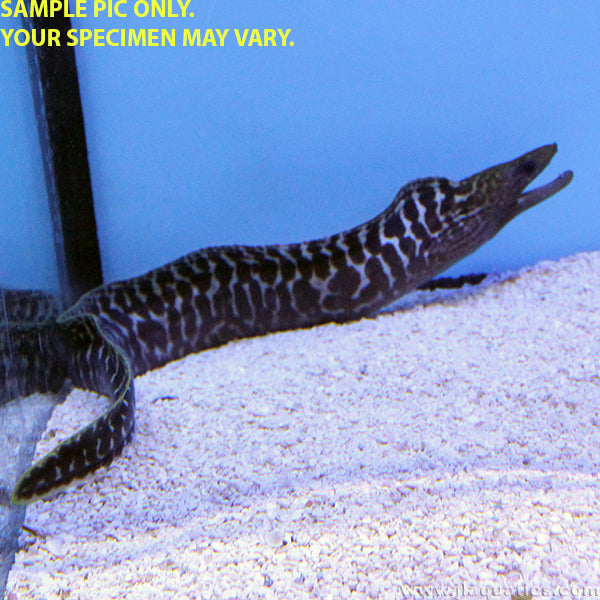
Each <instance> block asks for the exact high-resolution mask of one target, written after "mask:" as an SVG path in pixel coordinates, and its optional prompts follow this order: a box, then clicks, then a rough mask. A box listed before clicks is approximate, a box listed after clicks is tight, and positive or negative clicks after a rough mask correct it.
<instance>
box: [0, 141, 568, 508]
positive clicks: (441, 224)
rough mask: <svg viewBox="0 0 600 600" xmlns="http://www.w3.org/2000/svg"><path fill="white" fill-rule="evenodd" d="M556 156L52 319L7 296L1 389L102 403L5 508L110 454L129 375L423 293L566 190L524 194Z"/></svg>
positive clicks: (421, 192) (545, 150)
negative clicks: (82, 393) (88, 394)
mask: <svg viewBox="0 0 600 600" xmlns="http://www.w3.org/2000/svg"><path fill="white" fill-rule="evenodd" d="M556 150H557V148H556V145H555V144H552V145H548V146H543V147H541V148H538V149H537V150H533V151H532V152H529V153H527V154H525V155H523V156H521V157H519V158H517V159H515V160H513V161H510V162H507V163H503V164H501V165H497V166H495V167H492V168H490V169H487V170H485V171H482V172H480V173H477V174H476V175H473V176H471V177H468V178H467V179H464V180H462V181H460V182H458V183H455V182H453V181H450V180H449V179H445V178H425V179H418V180H416V181H413V182H411V183H409V184H407V185H406V186H404V187H403V188H402V189H401V190H400V191H399V192H398V194H397V195H396V197H395V198H394V201H393V202H392V204H391V205H390V206H389V207H388V208H387V209H386V210H384V211H383V212H382V213H381V214H380V215H378V216H377V217H375V218H373V219H371V220H370V221H368V222H367V223H364V224H362V225H359V226H358V227H355V228H354V229H350V230H348V231H345V232H343V233H339V234H335V235H332V236H330V237H325V238H323V239H319V240H314V241H309V242H303V243H297V244H287V245H273V246H256V247H248V246H224V247H216V248H207V249H204V250H200V251H198V252H194V253H192V254H188V255H187V256H184V257H183V258H180V259H179V260H176V261H174V262H172V263H169V264H167V265H165V266H163V267H160V268H158V269H155V270H153V271H150V272H149V273H147V274H145V275H142V276H140V277H135V278H133V279H129V280H126V281H119V282H115V283H110V284H108V285H105V286H101V287H99V288H96V289H94V290H92V291H90V292H88V293H87V294H85V295H84V296H82V297H81V298H80V299H79V301H78V302H77V303H76V304H75V305H74V306H72V307H70V308H69V309H67V310H66V311H65V312H63V313H62V314H60V315H58V316H56V311H55V309H54V307H53V306H52V303H51V301H48V300H45V299H44V297H43V296H42V297H39V296H35V294H34V293H32V292H27V293H25V294H24V295H23V294H14V295H13V296H9V297H8V300H7V301H6V302H5V304H6V309H5V312H6V315H5V317H4V320H5V321H6V327H5V331H4V333H3V334H2V335H3V336H4V337H0V382H2V381H3V383H4V389H8V390H11V389H12V390H15V391H14V392H13V393H12V396H16V395H21V396H23V395H27V394H29V393H32V392H33V391H48V390H58V389H61V388H63V389H64V388H65V387H66V388H67V389H68V388H69V387H80V388H84V389H90V390H94V391H96V392H99V393H101V394H105V395H107V396H108V397H109V399H110V400H111V402H112V404H111V407H110V408H109V410H108V411H107V412H106V413H105V414H104V415H102V416H100V417H99V418H98V419H96V420H95V421H94V422H93V423H91V424H90V425H88V426H87V427H85V428H84V429H82V430H81V431H79V432H78V433H76V434H75V435H73V436H72V437H70V438H69V439H67V440H65V441H64V442H62V443H61V444H60V445H59V446H57V448H55V449H54V450H53V451H52V452H51V453H50V454H48V455H46V456H44V457H43V458H41V459H40V460H39V461H38V462H37V463H35V464H34V465H33V466H32V467H31V468H30V469H29V470H28V471H27V472H26V473H25V474H24V475H23V476H22V477H21V479H20V480H19V481H18V483H17V485H16V487H15V490H14V492H13V495H12V501H13V503H15V504H25V503H28V502H31V501H33V500H35V499H38V498H43V497H47V496H49V495H53V494H54V493H55V492H56V491H58V490H60V489H63V488H64V487H66V486H68V485H69V484H70V483H71V482H72V481H74V480H79V479H82V478H84V477H86V476H87V475H89V474H90V473H92V472H93V471H95V470H96V469H97V468H99V467H100V466H103V465H107V464H109V463H110V462H111V461H112V460H113V459H114V458H115V457H116V456H117V455H119V454H120V453H121V451H122V449H123V448H124V446H125V445H126V444H127V443H128V442H129V441H130V440H131V437H132V434H133V430H134V424H135V420H134V410H135V394H134V387H133V386H134V383H133V377H134V376H135V375H138V374H140V373H144V372H145V371H147V370H149V369H154V368H156V367H159V366H161V365H164V364H165V363H167V362H170V361H172V360H175V359H178V358H181V357H183V356H185V355H187V354H189V353H192V352H198V351H201V350H204V349H206V348H211V347H214V346H218V345H220V344H224V343H226V342H228V341H230V340H232V339H236V338H241V337H245V336H254V335H261V334H265V333H267V332H270V331H278V330H285V329H292V328H300V327H308V326H312V325H316V324H319V323H325V322H331V321H334V322H343V321H348V320H352V319H358V318H360V317H363V316H366V315H373V314H374V313H376V312H377V310H378V309H380V308H381V307H383V306H385V305H387V304H389V303H391V302H392V301H394V300H396V299H398V298H399V297H401V296H402V295H404V294H406V293H407V292H410V291H412V290H414V289H415V288H417V287H418V286H420V285H422V284H424V283H426V282H428V281H430V280H431V279H432V278H433V277H435V276H436V275H438V274H439V273H441V272H443V271H444V270H446V269H447V268H448V267H450V266H451V265H452V264H454V263H455V262H457V261H458V260H460V259H462V258H464V257H465V256H467V255H468V254H470V253H471V252H473V251H474V250H476V249H477V248H478V247H480V246H481V245H482V244H483V243H485V242H486V241H488V240H489V239H490V238H492V237H493V236H494V235H495V234H496V233H497V232H498V231H499V230H500V229H501V228H502V227H503V226H504V225H506V224H507V223H508V222H509V221H510V220H511V219H513V218H514V217H515V216H517V215H518V214H520V213H521V212H523V211H524V210H526V209H527V208H530V207H531V206H534V205H535V204H538V203H539V202H542V201H543V200H545V199H546V198H548V197H550V196H552V195H553V194H555V193H556V192H558V191H560V190H561V189H563V188H564V187H565V186H566V185H568V183H569V182H570V181H571V179H572V176H573V174H572V172H571V171H567V172H565V173H563V174H562V175H560V176H559V177H558V178H557V179H555V180H554V181H552V182H550V183H548V184H546V185H544V186H542V187H540V188H537V189H534V190H532V191H529V192H524V190H525V188H526V187H527V186H528V185H529V184H530V183H531V182H532V181H533V180H534V179H535V178H536V177H537V176H538V175H539V174H540V172H541V171H542V170H543V169H544V168H545V167H546V166H547V165H548V164H549V162H550V160H551V159H552V157H553V156H554V154H555V153H556ZM27 294H29V296H28V295H27ZM40 306H41V308H40ZM0 320H1V319H0ZM9 344H12V345H11V347H10V352H9V351H8V345H9ZM9 356H10V357H12V359H13V360H12V361H10V360H8V357H9ZM9 395H10V392H9Z"/></svg>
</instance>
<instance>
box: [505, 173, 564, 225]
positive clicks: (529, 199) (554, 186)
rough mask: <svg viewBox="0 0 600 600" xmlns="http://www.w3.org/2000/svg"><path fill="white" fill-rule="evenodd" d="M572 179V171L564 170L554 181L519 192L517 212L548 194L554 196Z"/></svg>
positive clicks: (544, 198)
mask: <svg viewBox="0 0 600 600" xmlns="http://www.w3.org/2000/svg"><path fill="white" fill-rule="evenodd" d="M572 179H573V171H565V172H564V173H562V174H561V175H559V176H558V177H557V178H556V179H555V180H554V181H551V182H550V183H547V184H546V185H542V186H540V187H539V188H535V189H533V190H530V191H529V192H525V193H524V194H521V196H519V198H518V199H517V207H518V212H517V213H515V215H518V214H519V213H522V212H523V211H525V210H527V209H528V208H531V207H532V206H535V205H536V204H539V203H540V202H543V201H544V200H546V199H547V198H550V196H554V194H556V193H557V192H560V191H561V190H562V189H564V188H566V187H567V186H568V185H569V184H570V183H571V180H572Z"/></svg>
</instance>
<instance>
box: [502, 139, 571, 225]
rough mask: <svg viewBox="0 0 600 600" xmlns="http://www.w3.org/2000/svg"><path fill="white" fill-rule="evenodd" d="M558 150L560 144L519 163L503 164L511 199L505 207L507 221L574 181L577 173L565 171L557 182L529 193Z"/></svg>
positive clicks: (542, 150)
mask: <svg viewBox="0 0 600 600" xmlns="http://www.w3.org/2000/svg"><path fill="white" fill-rule="evenodd" d="M557 150H558V147H557V145H556V144H548V145H546V146H541V147H540V148H536V149H535V150H532V151H531V152H528V153H527V154H524V155H523V156H520V157H519V158H516V159H515V160H513V161H511V162H509V163H505V164H504V165H501V167H504V169H503V170H504V173H503V175H504V177H505V182H506V188H508V189H506V188H505V189H506V192H507V196H505V198H507V199H510V198H512V201H509V206H506V207H505V210H506V217H507V220H506V222H508V221H510V220H512V219H514V218H515V217H516V216H517V215H519V214H521V213H522V212H524V211H526V210H527V209H529V208H531V207H532V206H535V205H536V204H539V203H540V202H543V201H544V200H546V199H548V198H550V196H553V195H554V194H556V193H557V192H560V191H561V190H562V189H563V188H565V187H566V186H567V185H569V183H571V180H572V179H573V171H565V172H564V173H562V174H561V175H559V176H558V177H557V178H556V179H554V181H551V182H550V183H546V184H545V185H542V186H540V187H538V188H535V189H532V190H529V191H527V192H525V191H524V190H525V188H526V187H527V186H528V185H529V184H530V183H531V182H532V181H533V180H534V179H536V178H537V177H538V176H539V175H540V173H541V172H542V171H543V170H544V169H545V168H546V167H547V166H548V165H549V164H550V161H551V160H552V158H553V157H554V155H555V154H556V152H557Z"/></svg>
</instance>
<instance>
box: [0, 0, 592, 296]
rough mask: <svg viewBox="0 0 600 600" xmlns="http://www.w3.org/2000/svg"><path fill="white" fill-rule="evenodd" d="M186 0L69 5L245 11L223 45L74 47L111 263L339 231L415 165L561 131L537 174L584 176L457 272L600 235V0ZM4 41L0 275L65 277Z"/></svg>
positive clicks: (497, 157)
mask: <svg viewBox="0 0 600 600" xmlns="http://www.w3.org/2000/svg"><path fill="white" fill-rule="evenodd" d="M130 1H132V0H130ZM296 5H298V6H296ZM190 10H192V11H193V12H194V13H195V16H194V18H192V19H185V20H184V21H183V20H181V19H180V20H178V22H177V20H174V19H164V20H163V19H156V20H153V19H149V18H147V19H138V18H135V17H130V18H126V19H108V18H97V19H94V18H89V17H88V18H86V19H73V27H88V28H94V27H96V28H98V27H104V28H106V29H108V28H113V27H119V28H128V27H132V28H139V27H146V28H148V27H168V28H171V27H178V30H179V32H180V35H181V31H182V29H183V27H189V28H194V27H196V28H206V27H212V28H221V29H224V28H229V29H230V30H231V31H230V33H229V36H228V38H227V45H226V46H225V47H223V48H220V47H218V48H213V47H202V48H184V47H177V48H170V47H163V48H133V47H129V48H109V47H103V48H98V47H92V46H91V45H86V46H85V47H84V48H78V49H77V52H78V54H77V59H78V64H79V71H80V83H81V88H82V96H83V103H84V112H85V116H86V127H87V135H88V144H89V151H90V163H91V171H92V183H93V187H94V193H95V201H96V209H97V220H98V227H99V235H100V241H101V248H102V252H103V259H104V272H105V277H106V279H108V280H112V279H116V278H123V277H129V276H133V275H135V274H138V273H141V272H144V271H146V270H148V269H151V268H153V267H156V266H159V265H160V264H162V263H164V262H167V261H169V260H172V259H174V258H177V257H178V256H180V255H182V254H185V253H187V252H190V251H192V250H195V249H198V248H200V247H203V246H208V245H218V244H230V243H243V244H261V243H274V242H288V241H299V240H303V239H308V238H314V237H319V236H322V235H326V234H328V233H333V232H335V231H338V230H341V229H345V228H348V227H352V226H354V225H357V224H358V223H359V222H362V221H364V220H366V219H369V218H371V217H372V216H374V215H375V214H377V213H378V212H380V211H381V210H382V209H383V208H384V207H385V206H387V205H388V204H389V202H390V201H391V200H392V198H393V196H394V194H395V193H396V191H397V190H398V189H399V188H400V187H401V186H402V185H404V184H405V183H406V182H408V181H409V180H411V179H414V178H417V177H422V176H427V175H444V176H448V177H451V178H453V179H455V180H458V179H461V178H463V177H466V176H468V175H471V174H472V173H474V172H476V171H479V170H481V169H484V168H486V167H489V166H491V165H493V164H496V163H499V162H504V161H506V160H510V159H512V158H514V157H516V156H518V155H520V154H522V153H524V152H526V151H528V150H531V149H533V148H535V147H537V146H540V145H542V144H546V143H550V142H554V141H556V142H557V143H558V145H559V153H558V155H557V156H556V157H555V159H554V162H553V163H552V165H551V166H550V167H549V168H548V171H547V172H546V173H544V174H543V175H542V176H541V177H540V182H541V183H544V182H546V181H548V180H550V179H553V178H554V177H555V176H556V175H558V173H560V172H562V171H564V170H566V169H568V168H570V169H573V170H574V171H575V179H574V181H573V183H572V184H571V186H569V188H567V189H566V190H565V191H563V192H562V193H560V194H559V195H558V196H556V197H554V198H552V199H550V200H549V201H547V202H546V203H544V204H543V205H541V206H539V207H536V208H534V209H533V210H531V211H529V212H528V213H526V214H524V215H522V216H520V217H519V218H518V219H517V220H515V221H514V222H513V223H511V224H510V225H509V226H508V227H507V228H506V229H505V230H504V231H503V232H501V234H500V235H499V236H498V237H497V238H496V239H494V240H493V241H492V242H491V243H489V244H487V245H486V246H485V247H484V248H482V249H481V250H480V251H479V252H477V253H476V254H474V255H473V256H472V257H470V258H468V259H466V260H465V261H463V262H462V263H460V264H459V265H457V266H456V267H454V268H453V269H452V272H453V273H454V274H459V273H465V272H473V271H503V270H507V269H513V268H517V267H519V266H522V265H525V264H531V263H534V262H536V261H538V260H541V259H545V258H551V259H554V258H558V257H560V256H564V255H568V254H572V253H575V252H578V251H582V250H597V249H600V233H599V232H598V227H599V223H600V194H599V193H598V177H599V175H600V169H599V166H598V158H599V157H600V117H599V116H598V115H599V110H598V109H599V107H600V34H599V33H598V23H600V3H598V2H596V1H593V0H589V1H585V0H577V1H576V2H566V1H564V2H552V1H550V0H549V1H545V2H524V1H517V0H504V1H503V2H501V3H484V2H472V1H466V0H465V1H450V2H445V1H444V2H442V1H423V2H392V1H381V2H378V3H367V2H364V1H362V0H348V1H347V2H344V3H341V2H337V1H336V2H334V1H333V0H325V1H319V2H313V1H307V2H302V3H284V2H281V1H275V0H270V1H269V0H266V1H263V2H261V3H255V2H249V1H242V0H237V1H229V2H219V1H216V0H212V1H208V2H204V1H201V0H191V4H190ZM0 26H2V27H5V28H7V27H15V26H16V27H19V26H20V23H19V21H18V20H17V19H0ZM236 27H237V28H253V27H256V28H261V29H262V28H282V29H288V28H290V29H291V30H292V31H291V33H290V35H289V38H288V40H293V41H294V46H293V47H285V48H284V47H276V48H273V47H264V48H261V47H252V48H240V47H238V46H237V44H235V38H234V34H233V29H234V28H236ZM0 53H1V55H2V61H0V77H1V78H2V82H3V85H2V89H3V90H6V91H3V93H2V94H1V96H0V122H1V123H2V135H0V148H1V151H2V156H3V160H2V161H0V169H1V171H0V176H1V177H0V198H1V200H0V202H1V207H2V218H1V219H0V256H1V258H0V284H1V285H10V286H24V287H45V288H49V287H55V286H56V271H55V268H54V266H53V251H52V244H51V241H50V236H51V233H50V231H51V230H50V226H49V224H48V221H47V215H46V213H47V209H46V207H45V191H44V182H43V172H42V168H41V162H40V159H39V149H38V147H37V137H36V136H37V133H36V130H35V126H34V123H33V110H32V107H31V104H32V103H31V98H30V93H29V82H28V80H27V76H26V59H25V51H24V49H22V48H17V47H9V48H5V47H1V48H0Z"/></svg>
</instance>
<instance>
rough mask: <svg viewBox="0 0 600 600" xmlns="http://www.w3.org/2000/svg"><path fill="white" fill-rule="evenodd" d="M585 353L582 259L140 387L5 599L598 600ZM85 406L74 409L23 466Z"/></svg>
mask: <svg viewBox="0 0 600 600" xmlns="http://www.w3.org/2000/svg"><path fill="white" fill-rule="evenodd" d="M599 334H600V252H595V253H585V254H580V255H577V256H574V257H571V258H566V259H562V260H560V261H558V262H543V263H540V264H538V265H536V266H535V267H533V268H530V269H524V270H522V271H521V272H519V273H516V274H509V275H504V276H500V277H488V278H487V279H486V280H485V281H484V282H483V283H482V284H481V285H479V286H477V287H475V288H467V287H465V288H463V289H461V290H458V291H450V292H444V293H441V292H438V293H433V294H431V293H425V292H419V293H416V294H412V295H411V296H410V297H407V298H406V299H403V300H402V301H401V302H400V303H398V304H397V305H396V306H395V307H394V308H393V309H388V310H387V311H385V312H382V313H381V314H379V315H378V316H377V318H374V319H362V320H360V321H357V322H354V323H349V324H345V325H335V324H331V325H323V326H320V327H315V328H312V329H307V330H302V331H289V332H284V333H277V334H273V335H269V336H265V337H261V338H253V339H246V340H240V341H237V342H234V343H230V344H228V345H226V346H223V347H221V348H216V349H213V350H209V351H206V352H202V353H199V354H196V355H192V356H189V357H187V358H185V359H183V360H179V361H176V362H173V363H171V364H169V365H167V366H165V367H163V368H162V369H158V370H156V371H153V372H150V373H147V374H145V375H143V376H141V377H139V378H137V379H136V382H135V384H136V393H137V434H136V438H135V441H134V443H133V444H132V445H131V446H130V447H129V448H128V449H127V450H126V452H125V454H124V457H123V458H120V459H117V460H116V461H115V463H114V464H113V466H111V467H110V468H109V469H108V470H103V471H102V472H100V473H97V474H96V475H95V476H94V478H93V479H92V480H90V481H88V482H87V483H85V484H84V485H82V486H80V487H79V488H77V489H74V490H70V491H68V492H67V493H65V494H62V495H60V496H58V497H57V498H55V499H54V500H52V501H50V502H40V503H37V504H34V505H32V506H30V507H29V508H28V511H27V518H26V525H27V526H28V527H29V528H31V529H32V530H34V531H35V532H37V534H38V535H37V536H34V535H32V534H31V533H29V532H25V531H24V532H23V533H22V534H21V538H20V543H21V550H20V551H19V552H18V554H17V556H16V562H15V565H14V567H13V569H12V571H11V574H10V576H9V581H8V586H7V590H8V597H9V598H10V599H11V600H23V599H25V598H36V599H38V598H39V599H41V600H53V599H65V598H71V599H75V598H77V599H81V600H84V599H93V600H102V599H105V598H106V599H108V598H110V599H114V598H129V599H138V598H139V599H144V598H265V599H270V598H335V599H337V598H384V599H387V598H400V597H403V595H406V594H408V595H411V594H412V595H413V596H415V597H418V596H424V595H425V594H431V593H437V594H438V595H439V596H441V597H448V596H453V597H456V596H457V595H458V596H460V595H469V596H470V597H477V596H484V595H487V596H488V597H489V595H490V594H494V595H495V594H497V595H499V596H500V597H507V596H508V597H510V595H511V593H512V592H513V591H514V590H515V589H520V590H523V589H524V586H527V588H532V590H533V591H534V597H537V596H541V595H542V594H544V593H546V597H552V596H554V597H556V598H558V597H571V596H575V597H580V596H582V595H585V594H586V592H588V596H589V595H590V594H589V593H592V596H593V597H597V596H598V595H600V553H599V551H598V548H599V547H600V517H599V516H598V515H599V514H600V485H599V483H598V472H599V467H600V429H599V426H600V415H599V410H598V407H599V406H600V367H599V359H598V357H599V356H600V335H599ZM105 407H106V399H105V398H102V397H98V396H96V395H94V394H91V393H86V392H82V391H79V390H75V391H73V392H72V393H71V394H70V396H69V397H68V399H67V400H66V401H65V402H64V403H63V404H62V405H60V406H58V407H57V408H56V409H55V411H54V414H53V416H52V418H51V420H50V422H49V423H48V427H47V430H46V433H45V435H44V437H43V439H42V441H41V442H40V443H39V444H38V448H37V451H36V455H37V456H39V455H41V454H42V453H44V452H46V451H47V450H48V449H50V448H51V447H52V446H53V445H55V444H56V442H57V441H58V440H60V439H64V438H65V437H66V436H67V435H69V434H70V433H72V432H73V431H75V429H77V428H78V427H80V426H83V425H85V424H87V423H88V422H90V421H91V420H92V419H93V418H94V417H95V416H97V415H98V414H100V413H101V412H103V411H104V410H105ZM414 586H438V588H436V589H434V588H433V587H428V588H427V589H425V588H415V587H414ZM594 591H595V594H596V596H594ZM563 592H564V593H566V595H564V596H561V594H562V593H563Z"/></svg>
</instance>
